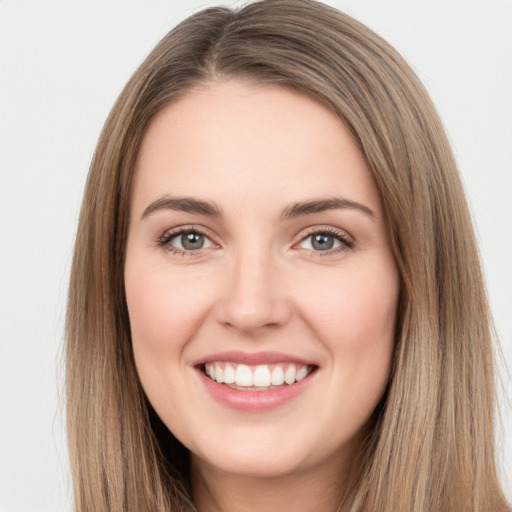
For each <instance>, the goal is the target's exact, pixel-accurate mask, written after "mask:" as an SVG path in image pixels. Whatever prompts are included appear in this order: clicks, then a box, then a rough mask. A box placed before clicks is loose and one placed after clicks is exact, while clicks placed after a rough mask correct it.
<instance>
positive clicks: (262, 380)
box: [204, 362, 310, 388]
mask: <svg viewBox="0 0 512 512" xmlns="http://www.w3.org/2000/svg"><path fill="white" fill-rule="evenodd" d="M284 366H285V365H283V364H278V365H275V366H274V368H273V369H272V372H271V371H270V368H269V367H268V365H266V364H261V365H258V366H256V367H250V366H248V365H245V364H239V365H236V364H229V363H223V362H216V363H207V364H205V366H204V372H205V373H206V375H208V376H209V377H210V378H211V379H213V380H214V381H216V382H218V383H219V384H222V383H225V384H235V385H236V386H241V387H256V388H268V387H270V386H282V385H283V384H284V383H285V382H286V384H289V385H290V384H293V383H295V382H299V381H301V380H303V379H305V378H306V377H307V376H308V375H309V373H310V368H309V366H307V365H301V366H297V365H296V364H287V365H286V370H284Z"/></svg>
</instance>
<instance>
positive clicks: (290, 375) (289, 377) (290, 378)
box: [284, 364, 297, 384]
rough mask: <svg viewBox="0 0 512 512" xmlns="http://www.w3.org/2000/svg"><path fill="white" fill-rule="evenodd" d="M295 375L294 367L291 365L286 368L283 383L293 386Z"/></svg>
mask: <svg viewBox="0 0 512 512" xmlns="http://www.w3.org/2000/svg"><path fill="white" fill-rule="evenodd" d="M296 374H297V370H296V369H295V366H294V365H293V364H291V365H290V366H288V368H287V369H286V371H285V372H284V381H285V382H286V384H293V383H294V382H295V375H296Z"/></svg>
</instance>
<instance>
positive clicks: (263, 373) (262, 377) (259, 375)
mask: <svg viewBox="0 0 512 512" xmlns="http://www.w3.org/2000/svg"><path fill="white" fill-rule="evenodd" d="M254 385H255V386H256V387H259V388H264V387H267V386H270V370H269V369H268V366H267V365H261V366H257V367H256V370H254Z"/></svg>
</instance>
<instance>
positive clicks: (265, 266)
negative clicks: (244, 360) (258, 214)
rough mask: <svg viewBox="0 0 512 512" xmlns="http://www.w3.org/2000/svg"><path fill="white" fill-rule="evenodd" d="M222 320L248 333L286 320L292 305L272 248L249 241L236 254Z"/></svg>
mask: <svg viewBox="0 0 512 512" xmlns="http://www.w3.org/2000/svg"><path fill="white" fill-rule="evenodd" d="M225 279H226V281H225V283H226V286H225V292H224V294H223V297H222V299H221V303H220V304H219V314H220V316H219V320H220V321H221V322H222V323H224V324H228V325H231V326H233V327H235V328H237V329H238V330H240V331H242V332H245V333H248V332H251V331H254V330H257V329H259V328H261V327H265V326H278V325H282V324H284V323H286V321H287V319H288V317H289V312H290V311H289V304H288V303H287V300H286V294H285V290H284V288H283V287H282V286H281V285H282V282H281V279H280V275H279V268H278V264H277V258H276V256H275V255H274V254H273V252H272V250H271V249H270V248H269V247H265V246H262V245H260V246H259V247H258V246H257V245H256V244H246V245H244V246H243V247H239V248H238V250H237V251H235V252H234V253H233V255H232V258H231V261H230V265H229V270H228V271H227V273H226V276H225Z"/></svg>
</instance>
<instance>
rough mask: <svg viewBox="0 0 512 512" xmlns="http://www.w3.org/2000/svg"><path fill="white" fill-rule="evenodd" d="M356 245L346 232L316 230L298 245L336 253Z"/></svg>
mask: <svg viewBox="0 0 512 512" xmlns="http://www.w3.org/2000/svg"><path fill="white" fill-rule="evenodd" d="M353 246H354V241H353V240H352V239H351V238H350V237H349V236H348V235H347V234H346V233H344V232H341V231H339V232H338V231H335V232H334V231H332V230H322V231H314V232H312V233H310V234H309V235H307V236H305V237H304V238H302V240H301V241H300V242H299V243H298V244H297V246H296V247H298V248H299V249H306V250H309V251H315V252H325V253H331V254H332V253H336V252H339V251H343V250H345V249H350V248H352V247H353Z"/></svg>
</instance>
